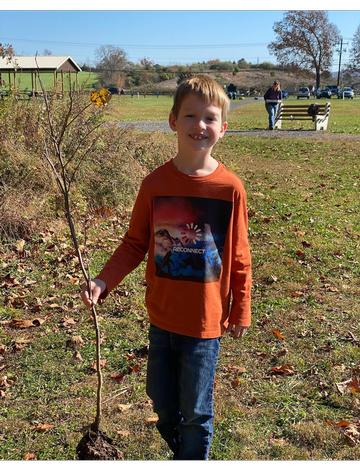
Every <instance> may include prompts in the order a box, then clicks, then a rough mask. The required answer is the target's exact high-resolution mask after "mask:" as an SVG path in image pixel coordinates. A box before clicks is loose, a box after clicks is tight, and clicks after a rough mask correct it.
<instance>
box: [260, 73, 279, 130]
mask: <svg viewBox="0 0 360 470" xmlns="http://www.w3.org/2000/svg"><path fill="white" fill-rule="evenodd" d="M264 100H265V108H266V111H267V112H268V114H269V129H270V130H271V131H272V130H273V129H274V124H275V115H276V111H277V108H278V105H279V103H280V101H281V100H282V93H281V90H280V82H279V81H278V80H275V82H274V84H273V85H272V86H271V87H270V88H269V89H268V91H267V92H266V93H265V95H264Z"/></svg>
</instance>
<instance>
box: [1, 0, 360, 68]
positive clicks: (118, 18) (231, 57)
mask: <svg viewBox="0 0 360 470" xmlns="http://www.w3.org/2000/svg"><path fill="white" fill-rule="evenodd" d="M111 1H112V0H110V3H109V2H106V7H107V8H110V9H111V8H112V4H111ZM186 1H188V0H185V2H184V1H183V2H182V3H181V6H182V10H174V9H172V10H165V9H163V8H162V5H161V2H160V3H156V1H155V3H154V8H155V9H154V10H116V7H115V6H114V7H113V8H114V9H113V10H76V9H74V8H73V7H72V5H74V4H75V2H70V1H69V0H64V1H63V3H62V6H63V8H68V9H64V10H61V11H59V10H42V9H41V5H38V6H36V4H35V6H34V10H25V9H24V10H21V9H19V10H10V9H5V10H3V9H1V10H0V43H3V44H4V43H5V44H12V46H13V47H14V49H15V52H16V54H18V55H35V54H36V53H38V55H43V53H44V51H45V49H47V50H49V51H51V52H52V55H65V56H71V57H72V59H73V60H74V61H75V62H76V63H77V64H78V65H80V67H81V66H82V65H83V64H84V63H87V64H90V65H94V64H95V51H96V49H97V48H99V47H100V46H101V45H107V44H111V45H115V46H118V47H120V48H122V49H123V50H124V51H125V52H126V54H127V59H128V60H130V61H131V62H135V63H136V62H139V61H140V59H143V58H144V57H146V58H147V59H149V60H152V61H154V63H155V64H161V65H174V64H191V63H194V62H202V61H205V62H206V61H208V60H213V59H220V60H221V61H231V62H232V61H238V60H239V59H242V58H243V59H245V60H246V61H247V62H251V63H253V64H256V63H261V62H266V61H268V62H272V63H276V58H275V57H274V56H272V55H270V54H269V51H268V49H267V46H268V44H269V43H270V42H271V41H273V40H274V39H275V35H274V32H273V25H274V22H275V21H281V20H282V19H283V16H284V12H285V10H267V11H266V10H235V11H234V10H219V9H218V8H219V6H217V7H216V8H217V9H212V6H211V5H212V3H211V1H209V2H206V6H207V7H208V8H209V10H204V11H199V10H193V9H192V8H191V6H187V5H186ZM71 3H72V5H71ZM167 3H169V2H167ZM192 3H193V2H192ZM311 3H313V1H312V2H311ZM68 4H69V5H68ZM190 4H191V2H190V1H189V5H190ZM226 4H229V2H226ZM276 4H277V5H278V2H277V3H276ZM26 5H28V3H27V4H26ZM97 5H98V2H97ZM117 5H118V2H117ZM302 5H303V6H304V8H306V7H307V6H308V5H307V4H306V3H302ZM47 6H48V2H47ZM330 6H331V4H330ZM347 6H349V7H350V8H351V7H352V4H351V3H348V4H347ZM1 8H3V7H1ZM20 8H21V5H20ZM185 8H187V9H185ZM292 8H296V7H294V6H292ZM327 11H328V16H329V21H330V22H331V23H333V24H335V25H336V26H337V27H338V29H339V30H340V33H341V35H342V37H343V50H342V57H341V64H342V65H346V63H347V61H348V58H349V50H350V47H351V40H352V38H353V36H354V34H355V31H356V29H357V27H358V26H359V25H360V10H356V9H355V8H354V7H353V9H352V10H327ZM339 56H340V55H339V52H337V53H336V54H334V58H333V64H332V71H337V69H338V64H339Z"/></svg>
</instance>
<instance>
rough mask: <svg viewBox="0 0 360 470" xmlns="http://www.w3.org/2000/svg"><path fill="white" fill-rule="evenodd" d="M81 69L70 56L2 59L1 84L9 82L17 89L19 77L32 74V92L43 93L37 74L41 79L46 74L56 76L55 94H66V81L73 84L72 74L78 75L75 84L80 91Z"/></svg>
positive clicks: (0, 60)
mask: <svg viewBox="0 0 360 470" xmlns="http://www.w3.org/2000/svg"><path fill="white" fill-rule="evenodd" d="M79 72H81V68H80V67H79V66H78V65H77V63H76V62H75V61H74V60H73V59H72V58H71V57H70V56H53V55H50V56H13V57H12V58H11V59H9V58H8V57H7V58H2V57H0V83H3V81H4V82H5V81H6V82H7V83H8V84H9V85H11V86H13V88H15V89H16V88H17V76H18V75H19V74H22V73H30V74H31V91H32V95H33V96H34V95H35V93H38V92H39V91H40V92H41V87H40V84H39V83H38V78H37V74H38V73H39V75H40V78H41V75H42V74H44V73H51V74H53V75H54V92H55V94H57V93H58V92H62V93H64V82H65V79H66V78H67V79H69V80H70V83H72V74H76V77H75V84H76V89H77V90H79V81H78V73H79Z"/></svg>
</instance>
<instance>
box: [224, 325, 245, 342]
mask: <svg viewBox="0 0 360 470" xmlns="http://www.w3.org/2000/svg"><path fill="white" fill-rule="evenodd" d="M248 328H249V327H248V326H239V325H231V324H229V326H228V327H227V328H226V332H227V333H231V334H232V335H233V338H234V339H239V338H242V337H243V336H244V335H245V333H246V331H247V329H248Z"/></svg>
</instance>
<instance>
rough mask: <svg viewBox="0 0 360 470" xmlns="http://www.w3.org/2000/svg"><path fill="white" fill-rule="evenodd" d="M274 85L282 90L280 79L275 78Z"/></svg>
mask: <svg viewBox="0 0 360 470" xmlns="http://www.w3.org/2000/svg"><path fill="white" fill-rule="evenodd" d="M273 86H276V87H277V89H278V90H280V82H279V80H275V82H274V84H273Z"/></svg>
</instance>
